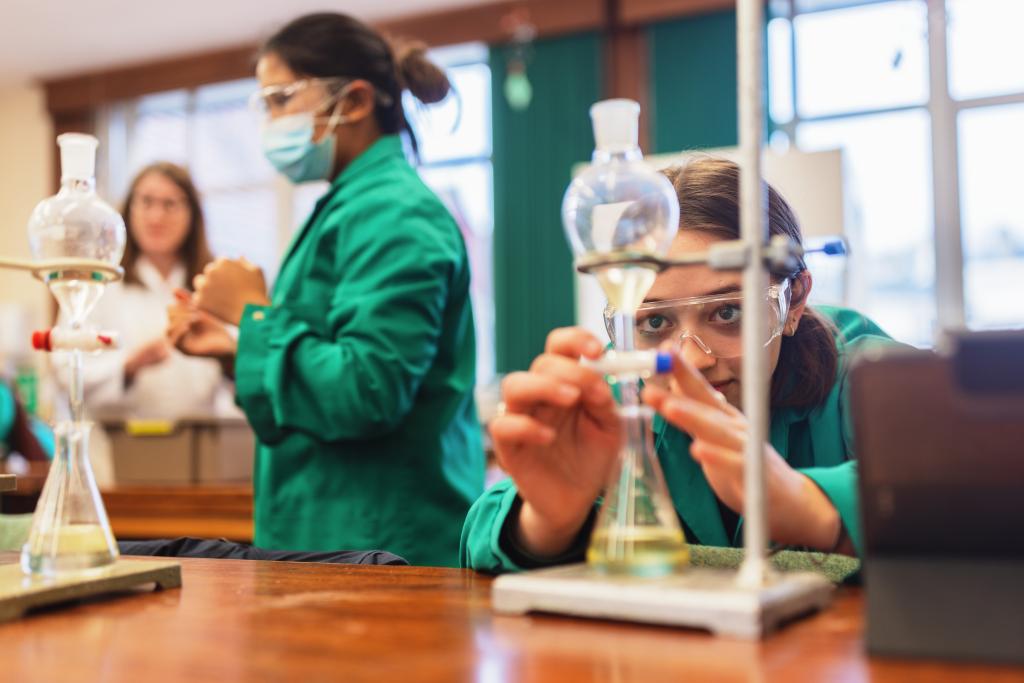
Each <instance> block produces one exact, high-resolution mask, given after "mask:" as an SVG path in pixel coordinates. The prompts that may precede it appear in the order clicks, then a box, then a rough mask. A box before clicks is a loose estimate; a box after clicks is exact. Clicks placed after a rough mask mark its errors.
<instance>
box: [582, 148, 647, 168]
mask: <svg viewBox="0 0 1024 683" xmlns="http://www.w3.org/2000/svg"><path fill="white" fill-rule="evenodd" d="M643 158H644V155H643V152H641V151H640V148H639V147H637V146H633V147H617V148H610V149H602V148H600V147H599V148H597V149H595V150H594V156H593V157H592V158H591V160H592V161H593V162H594V163H595V164H609V163H613V162H616V161H640V160H641V159H643Z"/></svg>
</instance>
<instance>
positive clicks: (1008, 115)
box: [959, 104, 1024, 327]
mask: <svg viewBox="0 0 1024 683" xmlns="http://www.w3.org/2000/svg"><path fill="white" fill-rule="evenodd" d="M959 128H960V211H961V215H962V216H963V224H962V230H963V246H964V290H965V291H964V298H965V300H966V304H967V322H968V324H969V325H970V326H971V327H1006V326H1021V325H1024V298H1022V297H1021V292H1024V193H1022V192H1021V186H1020V179H1021V177H1022V176H1024V139H1022V138H1021V136H1020V131H1021V130H1022V129H1024V105H1021V104H1015V105H1008V106H1002V107H985V108H983V109H968V110H965V111H963V112H961V113H960V119H959Z"/></svg>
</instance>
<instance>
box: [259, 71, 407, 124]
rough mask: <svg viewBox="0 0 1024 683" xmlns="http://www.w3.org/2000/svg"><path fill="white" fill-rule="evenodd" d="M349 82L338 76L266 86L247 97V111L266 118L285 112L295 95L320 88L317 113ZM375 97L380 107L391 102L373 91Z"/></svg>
mask: <svg viewBox="0 0 1024 683" xmlns="http://www.w3.org/2000/svg"><path fill="white" fill-rule="evenodd" d="M351 82H352V79H351V78H343V77H340V76H338V77H331V78H303V79H301V80H298V81H293V82H291V83H285V84H283V85H268V86H267V87H265V88H260V89H259V90H257V91H256V92H254V93H253V94H252V95H250V96H249V109H251V110H252V111H253V112H254V113H256V114H258V115H260V116H264V117H265V116H268V115H269V114H270V112H271V111H275V112H280V111H285V110H286V109H287V107H288V103H289V102H291V101H292V99H294V98H295V96H296V95H298V94H299V93H301V92H303V91H305V90H308V89H310V88H315V87H317V86H320V87H322V88H323V90H324V93H325V94H324V99H323V100H322V101H321V102H320V104H318V105H317V106H316V108H315V109H313V111H319V110H320V109H323V108H324V107H326V106H327V105H328V104H329V103H330V102H331V100H333V99H334V98H335V97H337V96H338V95H339V94H340V93H341V91H342V89H343V88H344V87H345V86H346V85H348V84H349V83H351ZM375 97H376V99H377V102H378V103H380V104H381V105H382V106H389V105H390V104H391V102H392V100H391V97H389V96H388V95H386V94H384V93H381V92H379V91H375Z"/></svg>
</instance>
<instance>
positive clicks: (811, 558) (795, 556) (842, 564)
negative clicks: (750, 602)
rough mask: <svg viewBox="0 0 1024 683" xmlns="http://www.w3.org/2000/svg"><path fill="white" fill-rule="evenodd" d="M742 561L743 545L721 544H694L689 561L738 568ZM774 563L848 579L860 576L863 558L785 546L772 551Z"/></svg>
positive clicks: (840, 580)
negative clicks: (725, 545)
mask: <svg viewBox="0 0 1024 683" xmlns="http://www.w3.org/2000/svg"><path fill="white" fill-rule="evenodd" d="M742 561H743V549H742V548H718V547H714V546H709V545H691V546H690V563H691V564H692V565H693V566H694V567H713V568H715V569H735V568H737V567H739V566H740V563H741V562H742ZM772 564H773V565H774V566H775V568H776V569H778V570H779V571H784V572H791V571H810V572H817V573H819V574H823V575H824V576H825V577H826V578H827V579H828V580H829V581H831V582H832V583H845V582H848V581H852V580H859V579H858V578H857V575H858V572H859V571H860V560H858V559H857V558H855V557H849V556H847V555H828V554H826V553H816V552H802V551H797V550H783V551H780V552H778V553H775V554H774V555H772Z"/></svg>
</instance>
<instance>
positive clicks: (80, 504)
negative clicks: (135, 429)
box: [21, 422, 118, 576]
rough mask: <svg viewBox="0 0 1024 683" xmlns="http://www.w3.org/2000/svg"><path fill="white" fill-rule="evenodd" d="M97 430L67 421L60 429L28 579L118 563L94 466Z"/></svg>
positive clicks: (28, 555) (30, 546) (35, 523)
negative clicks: (93, 435)
mask: <svg viewBox="0 0 1024 683" xmlns="http://www.w3.org/2000/svg"><path fill="white" fill-rule="evenodd" d="M91 426H92V425H91V424H90V423H88V422H62V423H59V424H57V425H56V427H54V433H55V434H54V435H55V436H56V445H57V450H56V452H55V453H54V457H53V463H52V464H51V465H50V473H49V475H48V476H47V477H46V484H45V485H44V486H43V493H42V495H40V496H39V503H38V504H37V505H36V512H35V516H34V517H33V518H32V529H31V531H30V532H29V537H28V541H27V542H26V543H25V546H24V547H23V548H22V551H21V567H22V569H23V570H24V571H25V573H26V574H31V575H39V576H56V575H62V574H66V573H69V572H79V571H84V570H90V569H99V568H102V567H106V566H108V565H110V564H112V563H113V562H114V561H115V560H117V557H118V551H117V541H116V540H114V535H113V533H112V532H111V531H110V523H109V522H108V521H107V512H106V510H105V509H104V507H103V499H102V498H100V492H99V490H98V489H97V488H96V480H95V479H94V478H93V474H92V467H91V466H90V464H89V453H88V445H89V431H90V428H91Z"/></svg>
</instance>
